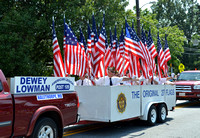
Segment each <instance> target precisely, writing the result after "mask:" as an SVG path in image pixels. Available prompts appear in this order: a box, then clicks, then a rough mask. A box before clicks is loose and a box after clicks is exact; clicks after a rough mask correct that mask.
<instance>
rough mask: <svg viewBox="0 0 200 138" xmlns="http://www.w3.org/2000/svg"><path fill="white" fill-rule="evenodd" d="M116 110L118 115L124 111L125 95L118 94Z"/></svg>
mask: <svg viewBox="0 0 200 138" xmlns="http://www.w3.org/2000/svg"><path fill="white" fill-rule="evenodd" d="M117 109H118V111H119V112H120V113H123V112H124V111H125V109H126V97H125V94H123V93H120V94H119V95H118V98H117Z"/></svg>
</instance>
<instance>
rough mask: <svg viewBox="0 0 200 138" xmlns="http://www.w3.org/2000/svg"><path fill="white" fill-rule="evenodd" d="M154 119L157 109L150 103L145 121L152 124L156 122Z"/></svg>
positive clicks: (155, 118)
mask: <svg viewBox="0 0 200 138" xmlns="http://www.w3.org/2000/svg"><path fill="white" fill-rule="evenodd" d="M156 120H157V110H156V107H155V106H154V105H152V106H151V107H150V109H149V112H148V119H147V123H148V125H150V126H153V125H155V124H156Z"/></svg>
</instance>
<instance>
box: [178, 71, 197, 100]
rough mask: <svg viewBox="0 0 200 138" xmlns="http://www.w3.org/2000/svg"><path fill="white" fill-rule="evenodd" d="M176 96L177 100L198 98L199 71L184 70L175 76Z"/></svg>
mask: <svg viewBox="0 0 200 138" xmlns="http://www.w3.org/2000/svg"><path fill="white" fill-rule="evenodd" d="M175 84H176V98H177V99H178V100H198V99H200V71H199V70H191V71H184V72H182V73H181V74H180V76H179V77H178V78H177V80H176V82H175Z"/></svg>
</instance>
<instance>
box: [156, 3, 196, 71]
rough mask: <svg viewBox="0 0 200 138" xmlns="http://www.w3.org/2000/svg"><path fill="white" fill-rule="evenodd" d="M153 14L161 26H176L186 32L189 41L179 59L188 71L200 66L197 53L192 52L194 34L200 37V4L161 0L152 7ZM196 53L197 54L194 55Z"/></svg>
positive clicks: (186, 42)
mask: <svg viewBox="0 0 200 138" xmlns="http://www.w3.org/2000/svg"><path fill="white" fill-rule="evenodd" d="M152 11H153V13H155V14H156V19H157V20H158V21H159V22H160V24H161V26H163V27H164V26H169V25H170V26H175V25H177V26H178V28H179V29H181V30H183V31H184V34H185V37H186V38H187V41H185V43H184V51H185V52H184V53H182V56H181V57H179V58H180V59H181V62H182V63H183V64H184V65H185V66H186V69H194V68H195V67H197V66H198V64H197V61H198V58H197V57H198V56H199V54H198V53H197V51H196V50H195V51H191V49H192V47H193V44H192V43H191V40H192V38H193V35H194V34H198V35H199V20H198V19H199V17H200V14H199V4H198V3H197V1H196V0H159V1H158V2H157V3H156V4H154V5H153V6H152ZM194 53H195V54H194Z"/></svg>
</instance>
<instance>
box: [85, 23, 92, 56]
mask: <svg viewBox="0 0 200 138" xmlns="http://www.w3.org/2000/svg"><path fill="white" fill-rule="evenodd" d="M87 33H88V38H87V51H86V53H90V54H91V53H92V50H91V29H90V25H89V23H88V30H87Z"/></svg>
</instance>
